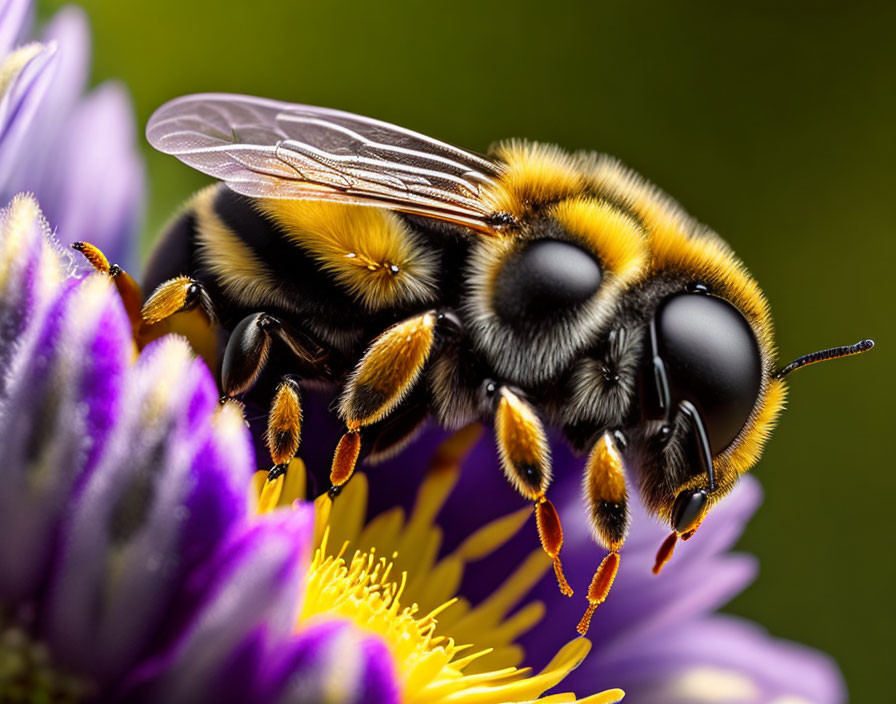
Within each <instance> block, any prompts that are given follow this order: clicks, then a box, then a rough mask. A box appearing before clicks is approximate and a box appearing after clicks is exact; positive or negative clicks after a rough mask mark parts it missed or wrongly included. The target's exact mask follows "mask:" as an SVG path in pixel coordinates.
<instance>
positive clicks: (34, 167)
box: [7, 5, 90, 226]
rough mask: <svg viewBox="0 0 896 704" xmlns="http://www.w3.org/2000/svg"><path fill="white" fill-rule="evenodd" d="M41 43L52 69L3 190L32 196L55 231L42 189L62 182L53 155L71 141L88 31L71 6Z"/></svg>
mask: <svg viewBox="0 0 896 704" xmlns="http://www.w3.org/2000/svg"><path fill="white" fill-rule="evenodd" d="M42 42H43V43H44V44H50V43H53V44H54V45H55V46H56V52H57V59H56V61H57V68H56V71H55V72H54V74H53V78H52V81H51V83H50V86H49V87H48V89H47V92H46V94H45V95H44V98H43V100H42V101H41V104H40V109H39V110H38V111H37V113H36V114H35V115H34V118H33V120H32V121H31V124H30V126H29V127H28V130H27V132H26V133H25V134H24V135H23V136H22V140H23V141H25V142H27V144H28V153H27V158H22V159H20V160H19V163H18V164H17V167H16V171H15V176H14V178H13V179H12V181H11V183H9V184H8V185H7V189H8V190H12V191H26V192H30V193H34V194H36V195H37V197H38V198H39V200H40V201H41V203H42V205H43V207H44V211H45V212H46V214H47V216H48V217H49V219H50V221H51V222H52V224H53V225H54V226H55V225H58V223H57V222H55V217H54V216H55V214H54V213H51V212H50V209H51V208H52V207H53V205H54V202H53V200H54V196H53V193H52V191H50V190H48V188H47V186H48V184H49V183H52V182H53V181H54V180H56V181H58V180H59V179H60V178H64V174H60V172H61V171H63V169H62V168H61V166H62V165H61V164H60V159H59V154H58V149H59V146H60V145H61V144H62V143H63V140H65V139H66V138H67V137H70V134H69V120H70V119H71V112H72V110H73V109H74V108H75V106H76V105H77V103H78V100H79V98H80V96H81V93H82V92H83V91H84V89H85V88H86V87H87V78H88V75H89V73H90V29H89V26H88V23H87V17H86V15H85V14H84V11H83V10H82V9H81V8H79V7H75V6H73V5H69V6H67V7H64V8H62V9H61V10H60V11H59V12H57V13H56V14H55V15H54V16H53V18H52V19H51V20H50V22H49V24H48V25H47V26H46V28H45V29H44V32H43V38H42Z"/></svg>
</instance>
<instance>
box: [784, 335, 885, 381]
mask: <svg viewBox="0 0 896 704" xmlns="http://www.w3.org/2000/svg"><path fill="white" fill-rule="evenodd" d="M872 347H874V340H861V341H860V342H857V343H856V344H854V345H846V346H844V347H832V348H831V349H829V350H821V351H820V352H812V353H811V354H806V355H803V356H802V357H797V358H796V359H795V360H793V361H792V362H791V363H790V364H788V365H787V366H786V367H784V368H783V369H779V370H778V371H776V372H775V373H774V374H773V375H772V377H773V378H775V379H782V378H783V377H785V376H787V375H788V374H790V373H791V372H794V371H796V370H797V369H799V368H800V367H805V366H808V365H809V364H815V363H816V362H825V361H827V360H829V359H837V358H838V357H849V356H850V355H853V354H861V353H862V352H867V351H868V350H870V349H871V348H872Z"/></svg>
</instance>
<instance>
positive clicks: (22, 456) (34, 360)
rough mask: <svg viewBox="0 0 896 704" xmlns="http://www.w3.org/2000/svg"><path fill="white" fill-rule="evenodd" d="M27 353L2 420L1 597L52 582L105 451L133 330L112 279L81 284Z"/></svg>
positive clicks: (16, 369) (16, 365)
mask: <svg viewBox="0 0 896 704" xmlns="http://www.w3.org/2000/svg"><path fill="white" fill-rule="evenodd" d="M29 338H30V339H29V341H27V342H26V343H24V344H23V345H22V346H21V347H20V348H19V349H18V351H17V353H16V356H15V358H14V360H13V363H12V367H11V377H10V383H9V389H8V398H7V399H6V401H5V402H4V404H3V408H2V420H0V447H3V453H4V462H3V477H2V481H0V534H2V535H3V536H4V539H3V541H2V542H0V594H2V596H3V597H4V598H5V599H7V600H9V601H13V602H14V601H18V600H21V599H23V598H25V597H27V596H28V595H30V594H33V593H35V592H36V591H37V590H38V589H39V587H40V586H41V585H42V584H43V582H44V580H45V577H46V573H47V568H48V566H49V563H50V559H51V557H52V549H53V547H54V545H55V542H56V538H55V535H56V532H57V530H58V524H59V522H60V518H61V515H62V514H63V512H64V511H63V509H64V508H65V506H66V505H67V504H68V502H69V500H70V494H71V491H72V489H73V487H74V486H75V485H76V484H77V482H78V481H80V480H81V479H82V478H83V476H84V475H86V474H89V473H90V472H91V471H92V468H93V467H94V465H95V464H96V463H97V460H98V457H99V456H100V454H101V453H102V452H103V450H104V448H105V444H106V441H107V438H108V428H109V425H110V423H111V419H112V418H113V417H114V415H115V413H116V411H117V404H118V394H117V387H118V386H119V385H120V384H121V383H122V378H123V376H124V370H125V369H126V367H127V363H128V354H129V345H130V325H129V323H128V320H127V317H126V315H125V313H124V310H123V308H122V306H121V302H120V300H119V298H118V296H117V294H116V293H115V291H114V289H113V287H112V286H111V285H110V284H109V282H108V280H107V279H105V278H100V277H99V276H97V277H92V278H90V279H88V280H85V281H83V282H80V283H76V282H74V281H71V282H70V283H69V284H68V287H67V289H66V291H65V292H64V293H63V295H62V296H60V298H59V299H58V300H57V302H56V303H55V304H54V305H53V306H52V307H51V309H50V311H49V313H48V314H47V316H46V317H45V318H44V319H43V323H42V324H41V325H40V326H39V329H38V330H36V331H35V333H34V334H33V335H29Z"/></svg>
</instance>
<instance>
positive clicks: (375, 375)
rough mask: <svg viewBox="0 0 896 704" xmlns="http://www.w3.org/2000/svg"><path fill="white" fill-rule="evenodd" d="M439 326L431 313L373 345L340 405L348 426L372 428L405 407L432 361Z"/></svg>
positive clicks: (402, 325)
mask: <svg viewBox="0 0 896 704" xmlns="http://www.w3.org/2000/svg"><path fill="white" fill-rule="evenodd" d="M435 324H436V315H435V313H434V312H432V311H430V312H428V313H423V314H422V315H418V316H415V317H413V318H409V319H407V320H404V321H402V322H400V323H396V324H395V325H393V326H392V327H391V328H389V329H387V330H386V331H385V332H384V333H382V334H381V335H380V336H379V337H377V338H376V339H375V340H374V341H373V343H372V344H371V345H370V348H369V349H368V350H367V352H366V353H365V354H364V357H363V358H362V359H361V361H360V362H359V363H358V367H357V368H356V369H355V371H354V373H353V374H352V376H351V378H350V379H349V381H348V384H347V385H346V390H345V394H344V395H343V397H342V401H341V402H340V404H339V414H340V416H342V418H343V420H345V422H346V424H351V423H356V424H357V425H358V426H365V425H370V424H371V423H375V422H377V421H378V420H381V419H383V418H385V417H386V416H387V415H388V414H389V413H390V412H391V411H392V410H393V409H394V408H395V407H396V406H397V405H398V404H399V403H401V401H402V400H403V399H404V398H405V396H406V395H407V394H408V392H409V391H410V390H411V389H412V388H413V386H414V384H415V383H416V382H417V379H418V378H419V376H420V372H421V371H422V370H423V365H424V364H426V360H427V359H428V358H429V353H430V352H431V350H432V346H433V341H434V339H435Z"/></svg>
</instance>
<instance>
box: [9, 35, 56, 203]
mask: <svg viewBox="0 0 896 704" xmlns="http://www.w3.org/2000/svg"><path fill="white" fill-rule="evenodd" d="M30 46H33V45H30ZM30 46H29V47H23V48H21V49H18V50H17V53H16V54H13V55H11V56H10V57H7V58H6V62H9V61H15V62H17V60H18V58H19V57H28V58H27V61H25V62H24V65H22V66H21V67H20V68H19V69H18V71H17V72H16V74H15V78H13V79H12V82H11V84H10V85H9V86H8V88H7V89H6V92H5V93H4V94H3V95H2V97H0V195H4V197H9V196H11V195H12V193H11V192H10V190H11V189H13V190H15V177H16V168H17V167H18V164H19V162H20V160H21V158H23V157H22V154H24V153H25V150H26V149H27V147H28V144H27V142H26V140H25V139H24V138H25V136H26V135H27V133H28V129H29V127H30V125H31V122H32V120H33V119H34V116H35V114H36V112H37V110H38V108H39V107H40V103H41V101H42V100H43V98H44V94H45V93H46V91H47V89H48V88H49V86H50V84H51V82H52V80H53V74H54V73H55V71H56V68H57V66H58V56H57V50H56V45H55V44H49V45H47V46H44V47H35V48H34V49H33V51H34V53H33V54H32V49H31V48H30ZM19 52H23V53H19Z"/></svg>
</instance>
